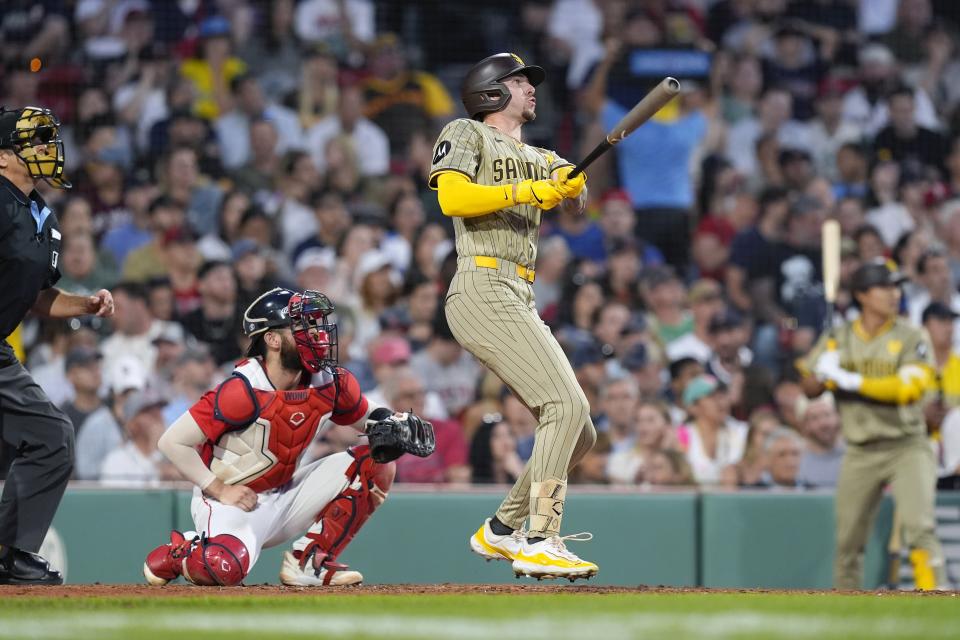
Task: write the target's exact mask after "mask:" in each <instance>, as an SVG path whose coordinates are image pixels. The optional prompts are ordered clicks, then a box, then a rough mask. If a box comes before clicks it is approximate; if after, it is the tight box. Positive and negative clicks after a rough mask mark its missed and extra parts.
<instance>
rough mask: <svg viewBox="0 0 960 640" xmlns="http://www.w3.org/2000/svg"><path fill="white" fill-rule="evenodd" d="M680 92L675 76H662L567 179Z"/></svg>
mask: <svg viewBox="0 0 960 640" xmlns="http://www.w3.org/2000/svg"><path fill="white" fill-rule="evenodd" d="M678 93H680V81H679V80H677V79H676V78H664V79H663V82H661V83H660V84H658V85H657V86H655V87H654V88H653V89H651V90H650V93H648V94H647V95H645V96H643V98H642V99H641V100H640V102H638V103H637V104H636V106H634V107H633V109H630V111H629V112H628V113H627V115H625V116H623V117H622V118H621V119H620V122H618V123H617V124H615V125H614V126H613V129H611V130H610V133H608V134H607V137H606V138H604V140H603V142H601V143H600V144H598V145H597V146H596V147H594V149H593V151H591V152H590V153H588V154H587V157H586V158H584V159H583V160H581V161H580V164H578V165H577V166H576V167H574V169H573V171H571V172H570V175H568V176H567V180H569V179H570V178H576V177H577V176H578V175H579V174H580V172H582V171H583V170H584V169H586V168H587V167H589V166H590V165H591V164H592V163H593V161H594V160H596V159H597V158H599V157H600V156H602V155H603V154H604V153H606V152H607V151H609V150H610V149H612V148H613V145H615V144H617V143H619V142H620V141H621V140H623V139H624V138H626V137H627V136H628V135H630V134H631V133H633V131H634V130H636V128H637V127H639V126H640V125H642V124H643V123H644V122H646V121H647V120H649V119H650V118H652V117H653V114H655V113H656V112H657V111H660V109H662V108H663V106H664V105H666V104H667V103H668V102H670V100H672V99H673V97H674V96H675V95H677V94H678Z"/></svg>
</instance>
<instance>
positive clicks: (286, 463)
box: [209, 384, 334, 493]
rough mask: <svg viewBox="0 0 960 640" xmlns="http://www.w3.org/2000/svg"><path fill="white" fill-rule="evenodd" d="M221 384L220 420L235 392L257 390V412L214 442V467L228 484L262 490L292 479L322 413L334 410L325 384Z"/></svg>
mask: <svg viewBox="0 0 960 640" xmlns="http://www.w3.org/2000/svg"><path fill="white" fill-rule="evenodd" d="M331 386H332V385H331ZM222 388H223V389H224V393H222V394H219V395H218V397H217V399H216V407H217V408H216V410H217V412H218V413H219V414H220V416H223V417H221V419H224V418H226V417H227V416H228V415H229V410H228V409H226V407H227V406H228V405H229V403H230V402H231V398H230V394H232V393H251V394H253V397H254V398H255V400H256V403H255V405H256V407H257V411H256V415H255V416H254V418H253V419H252V420H250V418H247V419H246V420H244V423H245V424H244V425H238V426H237V427H236V429H234V430H231V431H227V432H226V433H224V434H223V435H222V436H221V437H220V439H219V440H218V441H217V442H216V443H215V444H214V445H213V448H212V451H211V452H210V453H211V457H210V460H209V465H210V470H211V471H213V473H214V474H215V475H216V476H217V477H218V478H220V480H222V481H223V482H224V483H225V484H242V485H246V486H248V487H250V488H251V489H253V490H254V491H256V492H258V493H259V492H262V491H269V490H270V489H276V488H277V487H280V486H282V485H284V484H286V483H287V482H289V481H290V479H291V478H293V473H294V471H296V468H297V463H298V462H299V461H300V457H301V456H302V455H303V453H304V452H305V451H306V450H307V447H309V446H310V443H311V442H313V438H314V436H315V435H316V433H317V429H318V428H319V426H320V422H321V421H322V420H323V417H324V416H325V415H328V414H330V413H331V412H332V411H333V406H334V402H333V398H332V397H330V396H331V394H328V393H325V390H326V388H325V387H321V388H316V387H310V388H307V389H297V390H293V391H262V390H260V389H253V388H249V387H247V388H244V385H240V384H230V385H223V387H222ZM248 402H249V401H248Z"/></svg>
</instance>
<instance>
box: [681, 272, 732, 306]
mask: <svg viewBox="0 0 960 640" xmlns="http://www.w3.org/2000/svg"><path fill="white" fill-rule="evenodd" d="M722 297H723V289H722V288H721V287H720V284H719V283H718V282H717V281H716V280H710V279H709V278H704V279H702V280H697V281H696V282H694V283H693V284H692V285H690V292H689V293H688V294H687V301H688V302H689V303H690V304H697V303H698V302H707V301H710V300H716V299H718V298H722Z"/></svg>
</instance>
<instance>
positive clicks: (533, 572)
mask: <svg viewBox="0 0 960 640" xmlns="http://www.w3.org/2000/svg"><path fill="white" fill-rule="evenodd" d="M592 539H593V534H592V533H577V534H574V535H570V536H563V537H562V538H561V537H560V536H551V537H549V538H546V539H544V540H541V541H539V542H534V543H532V544H531V543H530V542H528V541H526V540H524V541H523V544H522V545H521V548H520V550H519V551H518V552H517V553H516V554H515V555H514V558H513V573H514V574H516V576H517V577H518V578H519V577H520V576H530V577H531V578H536V579H537V580H543V579H544V578H566V579H568V580H569V581H570V582H573V581H574V580H576V579H577V578H592V577H593V576H595V575H597V572H598V571H600V568H599V567H598V566H597V565H595V564H594V563H592V562H587V561H586V560H581V559H580V558H579V557H577V555H576V554H575V553H571V552H570V550H569V549H567V546H566V544H564V540H574V541H579V542H586V541H587V540H592Z"/></svg>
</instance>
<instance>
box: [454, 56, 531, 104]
mask: <svg viewBox="0 0 960 640" xmlns="http://www.w3.org/2000/svg"><path fill="white" fill-rule="evenodd" d="M516 73H522V74H524V75H525V76H527V79H529V80H530V84H532V85H533V86H537V85H538V84H540V83H541V82H543V79H544V77H545V76H546V74H545V73H544V71H543V68H542V67H538V66H535V65H530V64H524V62H523V60H521V59H520V56H518V55H517V54H515V53H498V54H496V55H492V56H490V57H488V58H484V59H483V60H481V61H480V62H478V63H477V64H475V65H473V68H472V69H470V71H469V72H468V73H467V75H466V77H465V78H464V79H463V84H461V85H460V99H461V100H463V106H464V107H465V108H466V110H467V113H468V114H470V117H471V118H473V119H474V120H481V119H483V116H484V115H485V114H488V113H494V112H496V111H502V110H503V109H505V108H506V107H507V104H509V103H510V90H509V89H507V86H506V85H505V84H503V82H501V80H503V79H504V78H507V77H509V76H512V75H514V74H516Z"/></svg>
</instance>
